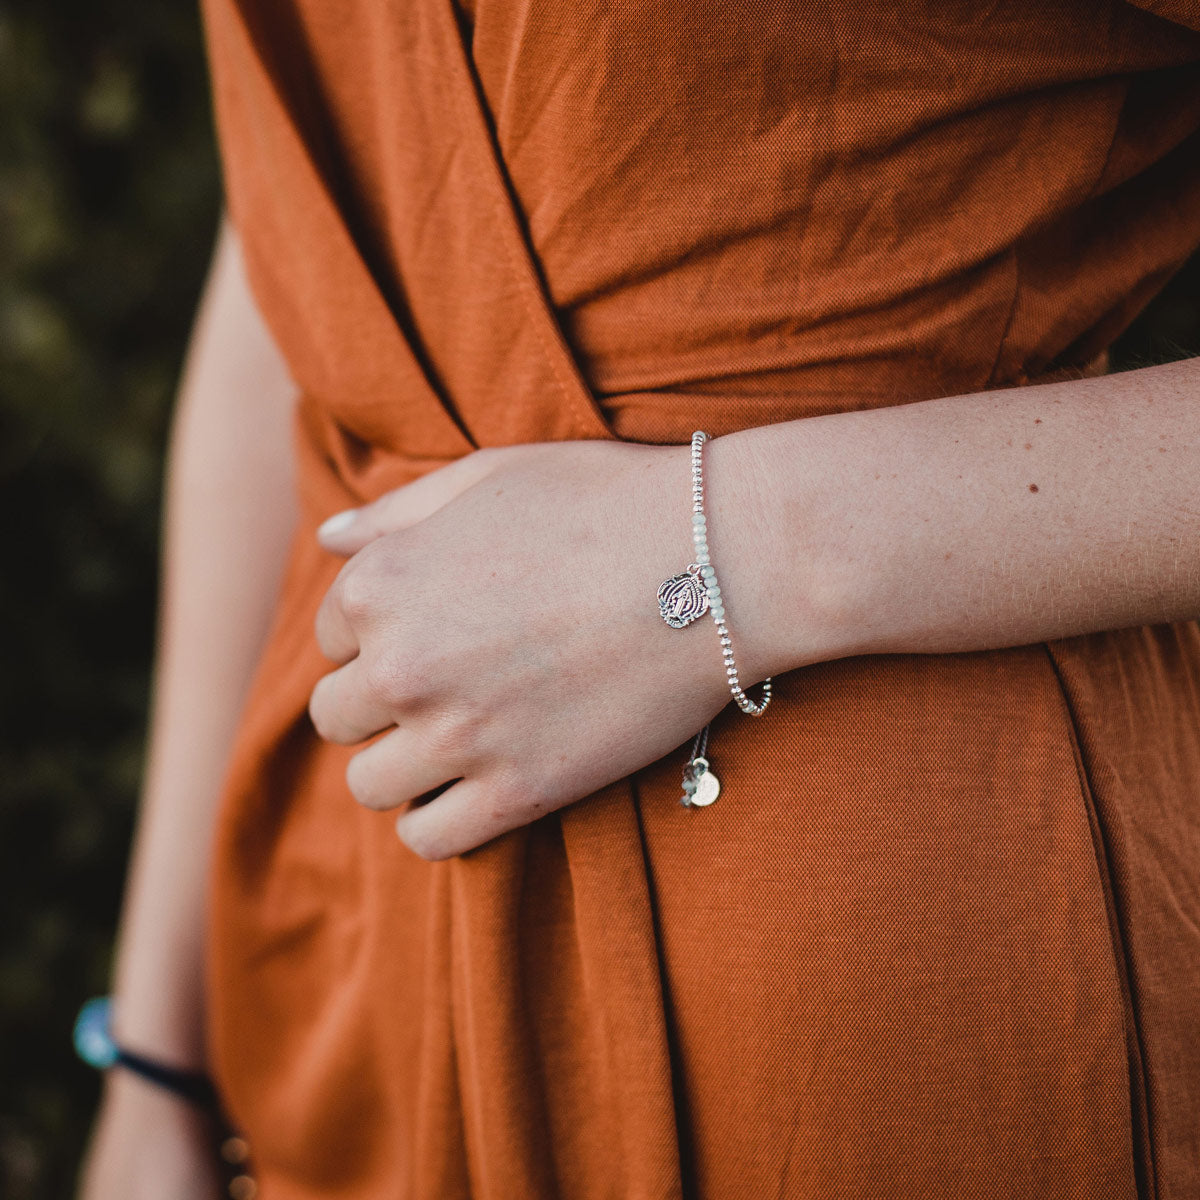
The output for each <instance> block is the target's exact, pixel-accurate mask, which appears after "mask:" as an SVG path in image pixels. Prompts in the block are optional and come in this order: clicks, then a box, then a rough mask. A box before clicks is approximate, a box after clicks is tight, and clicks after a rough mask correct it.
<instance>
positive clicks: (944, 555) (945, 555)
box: [942, 550, 951, 558]
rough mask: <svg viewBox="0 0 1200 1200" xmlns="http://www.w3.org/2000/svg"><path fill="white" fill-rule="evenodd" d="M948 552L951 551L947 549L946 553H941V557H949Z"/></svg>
mask: <svg viewBox="0 0 1200 1200" xmlns="http://www.w3.org/2000/svg"><path fill="white" fill-rule="evenodd" d="M950 553H951V552H950V551H949V550H947V551H946V553H945V554H943V555H942V557H943V558H949V557H950Z"/></svg>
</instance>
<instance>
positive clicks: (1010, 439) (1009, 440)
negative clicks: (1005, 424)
mask: <svg viewBox="0 0 1200 1200" xmlns="http://www.w3.org/2000/svg"><path fill="white" fill-rule="evenodd" d="M1004 444H1005V445H1006V446H1011V445H1012V438H1009V439H1008V441H1007V442H1005V443H1004Z"/></svg>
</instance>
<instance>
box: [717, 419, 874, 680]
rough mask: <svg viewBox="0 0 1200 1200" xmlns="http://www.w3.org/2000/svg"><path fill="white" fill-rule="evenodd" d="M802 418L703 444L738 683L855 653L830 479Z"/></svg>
mask: <svg viewBox="0 0 1200 1200" xmlns="http://www.w3.org/2000/svg"><path fill="white" fill-rule="evenodd" d="M806 424H807V423H806V422H804V421H791V422H786V423H783V424H778V425H764V426H759V427H757V428H754V429H746V430H741V431H739V432H736V433H730V434H725V435H724V436H722V437H718V438H714V439H713V440H712V442H710V444H709V447H708V449H707V451H706V453H707V456H708V467H707V472H706V490H707V493H708V507H709V513H710V516H709V524H708V528H709V542H710V549H711V551H712V556H713V561H714V563H716V564H717V566H718V568H719V570H720V573H721V587H722V591H723V594H724V596H725V599H726V601H727V610H728V617H727V619H728V622H729V626H730V630H731V634H732V636H733V638H734V641H735V645H736V647H737V655H738V666H739V669H740V674H741V676H742V681H743V683H744V684H747V685H748V684H749V683H750V682H751V681H753V682H758V681H759V680H761V679H764V678H766V677H767V676H771V675H781V674H783V673H784V672H785V671H790V670H794V669H796V668H798V667H802V666H806V665H808V664H809V663H814V662H823V661H826V660H828V659H834V658H841V657H845V656H846V655H847V654H849V653H853V652H854V651H853V650H852V649H851V648H850V647H851V646H852V644H853V639H852V636H851V630H850V629H849V628H848V626H847V623H846V621H845V604H844V602H843V595H844V589H846V588H847V586H848V585H847V583H846V582H845V578H846V570H845V567H846V563H845V562H844V560H842V559H840V558H839V557H838V556H836V555H833V554H831V553H830V552H829V545H828V533H829V530H830V528H831V525H830V520H829V516H830V508H831V505H830V499H829V480H828V475H827V472H826V471H825V470H824V468H823V467H822V465H821V464H819V463H816V462H813V461H812V456H811V453H810V450H809V446H808V438H807V437H806V433H807V431H806V429H805V428H804V426H805V425H806Z"/></svg>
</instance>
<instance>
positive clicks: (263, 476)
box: [114, 230, 295, 1065]
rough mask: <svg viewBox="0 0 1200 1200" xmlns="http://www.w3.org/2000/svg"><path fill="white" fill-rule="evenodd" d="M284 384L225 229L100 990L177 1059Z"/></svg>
mask: <svg viewBox="0 0 1200 1200" xmlns="http://www.w3.org/2000/svg"><path fill="white" fill-rule="evenodd" d="M293 393H294V388H293V386H292V384H291V383H290V381H289V380H288V378H287V373H286V370H285V369H284V367H283V364H282V361H281V360H280V359H279V357H278V353H277V351H276V350H275V348H274V346H273V345H272V344H271V342H270V338H269V336H268V335H267V333H266V330H265V328H264V327H263V325H262V322H261V318H260V317H259V316H258V313H257V311H256V310H255V308H254V306H253V302H252V301H251V299H250V296H249V292H248V289H247V287H246V283H245V279H244V275H243V273H242V268H241V261H240V257H239V254H238V250H237V245H236V240H235V239H234V238H233V237H232V235H231V234H230V232H229V231H228V230H226V231H224V232H223V234H222V237H221V239H220V241H219V243H218V249H217V253H216V256H215V258H214V264H213V269H212V272H211V274H210V278H209V282H208V285H207V287H206V290H205V297H204V300H203V303H202V305H201V309H200V312H199V315H198V319H197V323H196V328H195V331H194V334H193V338H192V343H191V347H190V349H189V354H188V360H187V364H186V366H185V370H184V376H183V380H182V383H181V389H180V398H179V403H178V407H177V410H176V416H175V420H174V427H173V433H172V445H171V451H170V456H169V461H168V477H167V497H166V519H165V537H164V570H163V577H162V584H163V586H162V598H161V603H160V620H159V639H158V642H159V644H158V656H157V661H156V668H155V687H154V705H153V714H152V720H151V727H150V741H149V753H148V761H147V769H146V776H145V784H144V790H143V799H142V810H141V816H140V819H139V825H138V832H137V837H136V840H135V846H134V855H133V861H132V866H131V871H130V877H129V884H128V887H127V892H126V901H125V910H124V914H123V919H122V926H121V935H120V949H119V954H118V960H117V968H116V981H115V989H114V990H115V993H116V998H117V1033H118V1036H119V1038H120V1039H122V1040H123V1041H125V1042H126V1043H128V1044H129V1045H130V1046H131V1047H133V1048H135V1049H141V1050H143V1051H144V1052H145V1053H148V1054H151V1055H154V1056H158V1057H162V1058H165V1059H168V1060H170V1061H173V1062H176V1063H180V1064H190V1065H199V1064H202V1062H203V1058H204V1052H203V1035H202V1025H203V1021H202V1015H203V1014H202V1008H201V995H202V988H201V975H202V969H203V932H202V931H203V915H204V906H205V883H206V878H207V873H208V864H209V859H210V846H211V838H212V829H213V820H214V811H215V807H216V800H217V795H218V791H219V788H220V785H221V779H222V775H223V772H224V769H225V761H226V758H227V755H228V751H229V748H230V744H231V742H232V739H233V734H234V728H235V723H236V720H237V716H238V713H239V710H240V708H241V705H242V702H243V700H244V697H245V693H246V691H247V688H248V685H249V681H250V677H251V674H252V671H253V668H254V664H255V662H256V660H257V657H258V653H259V650H260V647H261V644H262V642H263V639H264V637H265V634H266V630H267V627H268V623H269V620H270V615H271V611H272V608H273V604H274V600H275V594H276V591H277V588H278V584H279V579H280V575H281V572H282V568H283V562H284V556H285V553H286V547H287V543H288V540H289V538H290V534H291V530H292V528H293V525H294V521H295V513H294V501H293V498H292V497H293V487H292V478H291V474H292V463H291V431H290V414H291V408H292V403H293Z"/></svg>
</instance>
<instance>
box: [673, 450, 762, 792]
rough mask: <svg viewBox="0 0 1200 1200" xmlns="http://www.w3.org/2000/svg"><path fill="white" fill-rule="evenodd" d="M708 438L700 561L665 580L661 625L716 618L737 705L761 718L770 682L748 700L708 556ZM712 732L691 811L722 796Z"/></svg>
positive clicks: (698, 498)
mask: <svg viewBox="0 0 1200 1200" xmlns="http://www.w3.org/2000/svg"><path fill="white" fill-rule="evenodd" d="M708 440H709V439H708V434H707V433H704V432H703V431H702V430H697V431H696V432H695V433H693V434H692V541H693V543H694V544H695V559H696V561H695V562H693V563H689V564H688V567H687V569H686V570H685V571H683V572H682V573H681V574H679V575H672V576H671V578H670V579H667V580H664V581H663V583H662V584H661V585H660V586H659V589H658V608H659V612H660V613H661V615H662V619H663V620H664V621H666V623H667V624H668V625H670V626H671V628H672V629H683V628H684V627H685V626H687V625H690V624H691V623H692V622H693V621H695V620H697V619H698V618H699V617H702V616H703V615H704V614H705V613H706V612H709V613H711V614H712V618H713V621H714V623H715V624H716V627H717V634H718V636H719V637H720V641H721V657H722V659H723V660H724V663H725V677H726V679H727V680H728V682H729V690H730V692H731V694H732V695H733V699H734V701H735V702H736V703H737V706H738V708H740V709H741V710H742V712H744V713H746V714H747V715H749V716H752V717H760V716H762V714H763V713H764V712H766V710H767V705H768V704H770V703H771V680H770V678H767V679H764V680H763V685H762V699H761V700H759V701H758V702H757V703H755V701H753V700H751V699H750V697H749V696H747V695H746V692H745V689H744V688H743V687H742V685H741V683H740V681H739V680H738V672H737V666H736V664H735V662H734V658H733V639H732V638H731V637H730V636H729V627H728V626H727V625H726V624H725V601H724V597H723V596H722V595H721V585H720V583H719V582H718V581H717V570H716V568H715V567H714V566H713V563H712V557H711V556H710V554H709V552H708V517H707V515H706V514H705V512H704V458H703V448H704V443H705V442H706V441H708ZM708 731H709V726H708V725H706V726H705V727H704V728H703V729H702V730H701V731H700V732H699V733H698V734H697V735H696V740H695V742H694V743H693V745H692V752H691V755H690V756H689V759H688V763H687V766H685V767H684V771H683V798H682V800H681V803H682V804H683V805H684V806H685V807H688V808H697V807H700V808H703V807H707V806H708V805H710V804H712V803H713V801H714V800H716V798H717V796H718V795H719V794H720V790H721V785H720V783H719V781H718V780H717V777H716V776H715V775H714V774H713V772H712V771H711V769H710V768H709V763H708V760H707V759H706V758H705V757H704V754H705V752H706V750H707V747H708Z"/></svg>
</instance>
